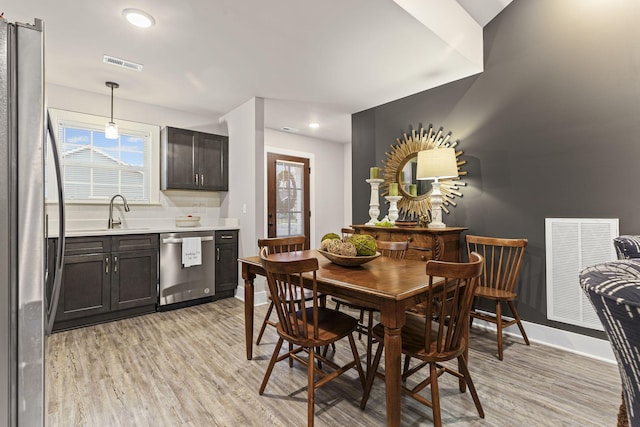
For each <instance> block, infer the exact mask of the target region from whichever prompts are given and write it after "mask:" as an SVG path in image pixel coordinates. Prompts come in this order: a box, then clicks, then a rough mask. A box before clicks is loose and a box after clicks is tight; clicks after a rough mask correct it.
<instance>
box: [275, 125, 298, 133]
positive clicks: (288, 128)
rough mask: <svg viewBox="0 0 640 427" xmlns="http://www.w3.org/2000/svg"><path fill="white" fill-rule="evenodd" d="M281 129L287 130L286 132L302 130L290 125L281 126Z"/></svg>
mask: <svg viewBox="0 0 640 427" xmlns="http://www.w3.org/2000/svg"><path fill="white" fill-rule="evenodd" d="M280 130H283V131H285V132H300V130H299V129H296V128H292V127H289V126H282V127H281V128H280Z"/></svg>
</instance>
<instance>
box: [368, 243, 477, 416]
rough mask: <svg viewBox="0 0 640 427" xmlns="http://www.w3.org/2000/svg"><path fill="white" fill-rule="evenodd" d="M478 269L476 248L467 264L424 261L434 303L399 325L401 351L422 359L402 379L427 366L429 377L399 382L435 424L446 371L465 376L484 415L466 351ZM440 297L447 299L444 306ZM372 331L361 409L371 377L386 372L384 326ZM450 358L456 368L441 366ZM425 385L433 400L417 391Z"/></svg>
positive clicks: (406, 354)
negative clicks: (412, 382) (427, 410)
mask: <svg viewBox="0 0 640 427" xmlns="http://www.w3.org/2000/svg"><path fill="white" fill-rule="evenodd" d="M482 268H483V257H482V256H481V255H479V254H477V253H475V252H474V253H472V254H471V255H470V256H469V262H468V263H456V262H444V261H427V267H426V272H427V276H428V277H429V279H428V280H429V286H428V288H427V290H426V295H425V297H426V301H431V302H432V303H431V304H427V305H426V306H425V310H426V312H425V315H424V316H421V315H416V314H412V313H407V320H406V323H405V325H404V326H403V327H402V353H403V354H404V355H405V356H410V357H412V358H416V359H419V360H420V361H421V362H420V364H418V365H417V366H416V367H414V368H412V369H410V370H409V371H408V372H407V373H406V374H405V375H403V377H404V378H405V379H406V378H407V377H410V376H412V375H414V374H415V373H417V372H419V371H420V370H421V369H422V368H424V367H427V366H428V367H429V375H428V376H427V378H426V379H424V380H422V381H420V382H419V383H418V384H417V385H415V386H413V387H412V388H409V387H407V386H406V384H403V385H402V386H401V390H402V392H403V393H405V394H407V395H409V396H411V397H412V398H414V399H415V400H417V401H418V402H420V403H423V404H425V405H427V406H429V407H431V408H432V410H433V423H434V425H435V426H441V425H442V416H441V412H440V393H439V389H438V378H439V377H440V376H441V375H442V374H444V373H449V374H452V375H454V376H456V377H458V378H459V379H463V380H464V382H465V384H466V385H467V386H468V388H469V391H470V392H471V397H472V399H473V402H474V403H475V406H476V409H477V410H478V415H480V417H481V418H484V411H483V409H482V404H481V403H480V399H479V397H478V393H477V392H476V388H475V386H474V384H473V381H472V379H471V374H470V373H469V368H468V365H467V358H466V355H465V350H466V348H467V344H468V330H469V329H468V324H469V313H470V311H471V304H472V303H473V298H474V295H475V290H476V287H477V285H478V279H479V278H480V275H481V274H482ZM443 301H446V302H447V303H446V304H443V303H442V302H443ZM434 319H436V320H437V321H436V320H434ZM373 335H374V336H375V337H376V338H377V339H378V340H379V341H380V345H378V349H377V351H376V355H375V358H374V360H373V368H372V369H370V370H369V372H368V373H367V383H366V386H365V391H364V395H363V397H362V402H361V404H360V407H361V408H362V409H364V408H365V407H366V404H367V400H368V399H369V394H370V393H371V388H372V386H373V381H374V379H375V377H376V376H378V375H380V376H384V374H381V373H378V372H377V370H378V365H379V364H380V358H381V357H382V352H383V350H384V339H383V338H384V326H383V325H382V324H377V325H376V326H375V327H374V328H373ZM454 359H457V361H458V369H457V370H456V369H453V368H452V367H448V366H443V365H442V363H443V362H446V361H449V360H454ZM427 386H431V400H428V399H427V398H425V397H424V396H422V395H421V394H420V392H421V391H422V390H423V389H424V388H425V387H427Z"/></svg>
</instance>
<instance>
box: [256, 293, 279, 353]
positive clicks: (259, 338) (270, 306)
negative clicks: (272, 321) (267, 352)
mask: <svg viewBox="0 0 640 427" xmlns="http://www.w3.org/2000/svg"><path fill="white" fill-rule="evenodd" d="M274 306H275V305H274V303H273V301H271V302H270V303H269V308H268V309H267V315H266V316H264V320H263V321H262V327H261V328H260V333H259V334H258V339H257V340H256V345H260V340H261V339H262V335H263V334H264V330H265V329H266V328H267V325H268V323H267V320H269V317H271V312H272V311H273V307H274Z"/></svg>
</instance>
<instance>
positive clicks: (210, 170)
mask: <svg viewBox="0 0 640 427" xmlns="http://www.w3.org/2000/svg"><path fill="white" fill-rule="evenodd" d="M161 140H162V144H161V146H162V148H161V150H162V153H161V156H162V157H161V158H162V166H161V188H162V190H206V191H228V189H229V137H227V136H223V135H214V134H210V133H204V132H197V131H193V130H188V129H179V128H174V127H166V128H164V129H163V130H162V136H161Z"/></svg>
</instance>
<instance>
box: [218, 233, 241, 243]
mask: <svg viewBox="0 0 640 427" xmlns="http://www.w3.org/2000/svg"><path fill="white" fill-rule="evenodd" d="M237 241H238V230H224V231H216V244H219V243H236V242H237Z"/></svg>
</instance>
